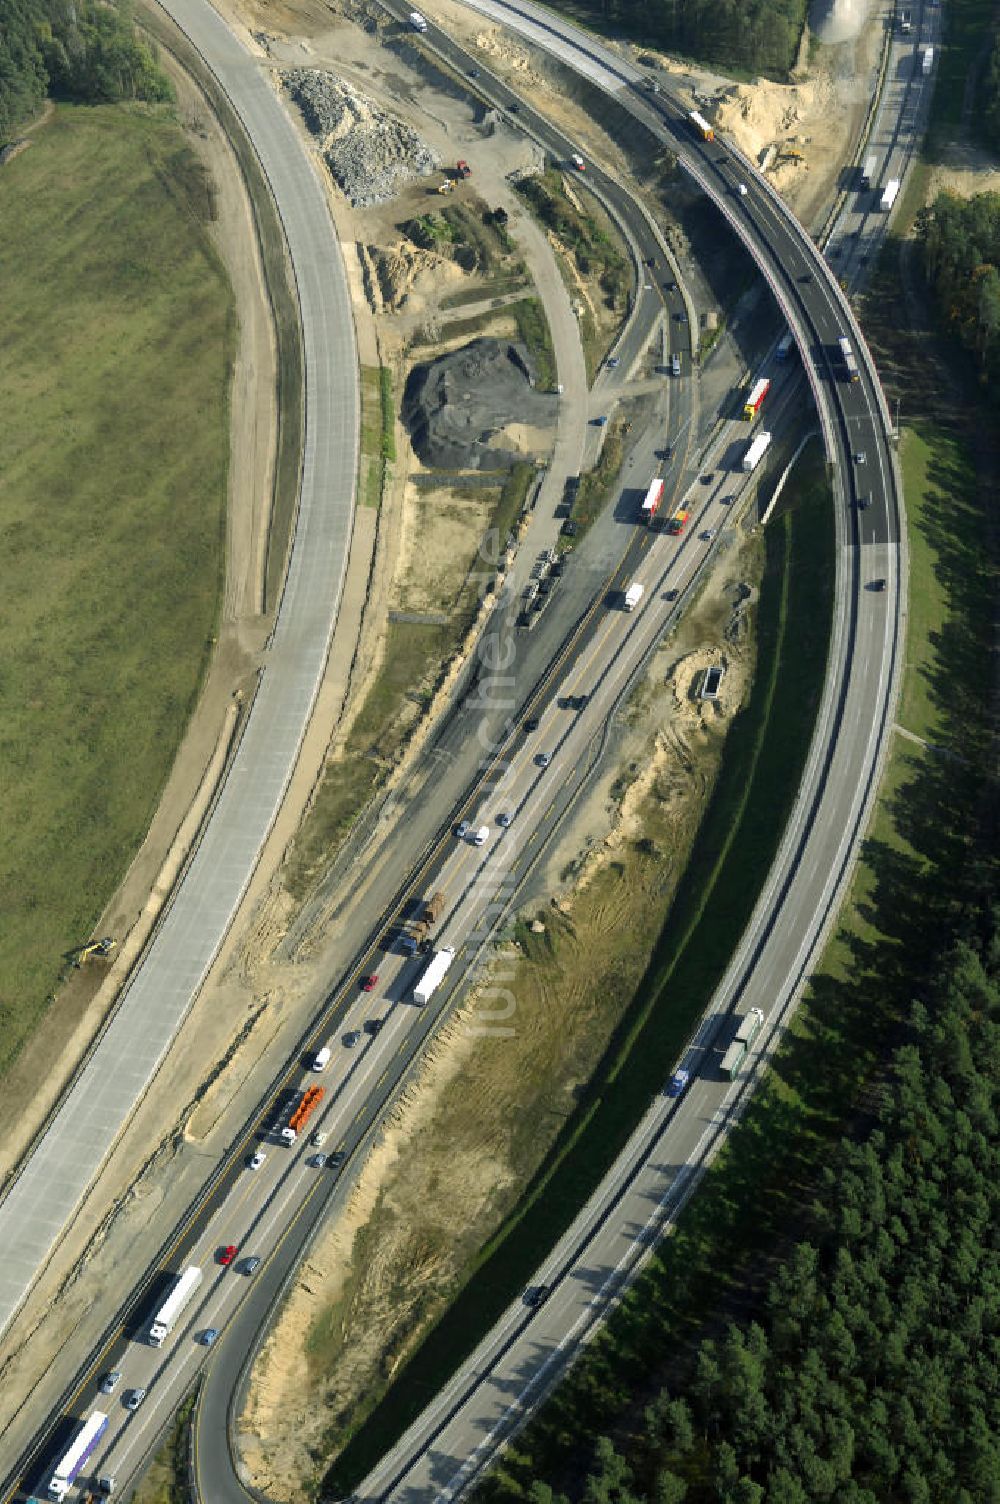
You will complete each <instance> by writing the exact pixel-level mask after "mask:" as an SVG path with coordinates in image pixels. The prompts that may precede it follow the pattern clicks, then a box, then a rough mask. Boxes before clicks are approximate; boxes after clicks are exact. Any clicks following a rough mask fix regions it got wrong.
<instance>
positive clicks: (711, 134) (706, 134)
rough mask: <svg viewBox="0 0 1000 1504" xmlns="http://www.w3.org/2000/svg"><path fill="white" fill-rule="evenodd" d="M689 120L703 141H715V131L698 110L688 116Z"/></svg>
mask: <svg viewBox="0 0 1000 1504" xmlns="http://www.w3.org/2000/svg"><path fill="white" fill-rule="evenodd" d="M688 119H689V120H690V122H691V124H692V125H693V126H694V128H695V130H696V131H697V132H698V134H699V136H700V137H701V139H702V140H703V141H714V140H715V131H714V130H713V129H712V127H711V126H710V125H709V123H708V121H707V120H706V119H705V117H704V115H699V114H698V111H697V110H692V111H691V113H690V114H689V115H688Z"/></svg>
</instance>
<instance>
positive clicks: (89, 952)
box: [73, 935, 118, 966]
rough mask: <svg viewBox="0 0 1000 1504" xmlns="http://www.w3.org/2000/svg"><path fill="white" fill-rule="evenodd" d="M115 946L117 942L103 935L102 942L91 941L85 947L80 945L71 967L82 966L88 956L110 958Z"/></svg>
mask: <svg viewBox="0 0 1000 1504" xmlns="http://www.w3.org/2000/svg"><path fill="white" fill-rule="evenodd" d="M117 944H118V941H117V940H113V939H112V937H111V936H110V935H105V936H104V938H103V939H102V940H91V941H90V942H89V943H88V944H87V945H81V947H80V949H79V950H78V951H77V953H76V960H75V961H74V962H73V965H74V966H82V965H83V963H84V961H86V959H87V957H88V956H101V957H102V958H104V957H107V956H110V954H111V952H112V951H113V950H114V948H115V946H116V945H117Z"/></svg>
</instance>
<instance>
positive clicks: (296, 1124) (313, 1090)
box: [281, 1086, 326, 1148]
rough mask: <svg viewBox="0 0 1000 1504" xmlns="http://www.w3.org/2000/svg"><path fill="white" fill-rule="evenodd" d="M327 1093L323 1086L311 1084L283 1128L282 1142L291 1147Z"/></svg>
mask: <svg viewBox="0 0 1000 1504" xmlns="http://www.w3.org/2000/svg"><path fill="white" fill-rule="evenodd" d="M325 1095H326V1093H325V1091H324V1089H323V1087H322V1086H309V1087H307V1088H306V1090H305V1091H304V1092H303V1093H302V1095H301V1097H300V1098H299V1099H298V1101H297V1102H296V1104H295V1109H294V1111H293V1112H292V1115H291V1117H290V1118H289V1119H288V1122H287V1124H286V1125H285V1127H284V1128H282V1130H281V1140H282V1143H285V1144H287V1145H288V1147H289V1148H291V1146H292V1144H294V1142H295V1140H296V1139H297V1138H298V1136H299V1134H300V1133H301V1132H302V1130H303V1128H304V1127H305V1126H306V1124H307V1123H308V1121H309V1119H310V1118H311V1117H312V1115H313V1113H314V1112H315V1111H316V1108H317V1107H318V1106H319V1104H320V1103H321V1102H322V1100H323V1098H324V1096H325Z"/></svg>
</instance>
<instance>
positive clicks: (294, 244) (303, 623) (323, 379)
mask: <svg viewBox="0 0 1000 1504" xmlns="http://www.w3.org/2000/svg"><path fill="white" fill-rule="evenodd" d="M166 9H167V10H168V11H169V12H170V14H171V15H172V16H173V18H174V19H175V20H176V21H177V22H178V23H179V24H180V25H181V26H182V27H183V29H184V30H185V31H186V32H187V34H188V35H189V37H190V38H191V40H192V41H193V42H194V44H195V46H196V47H197V48H198V50H199V51H200V52H201V53H202V55H203V56H204V57H205V58H206V60H207V61H208V63H209V64H210V66H211V67H212V69H213V70H214V72H215V73H216V74H217V76H218V78H219V80H220V82H221V84H222V87H223V88H224V89H225V91H226V93H227V94H228V95H229V97H230V99H231V100H232V102H233V104H234V105H235V106H236V108H237V110H238V112H239V114H240V116H241V118H242V120H243V122H244V125H245V126H246V128H247V131H248V134H249V136H250V138H251V140H252V141H253V142H254V144H255V146H256V149H257V152H258V155H259V157H260V161H261V163H262V165H263V168H264V172H265V174H266V176H267V178H268V181H269V183H270V184H271V188H272V190H273V193H274V196H275V200H276V203H277V206H278V210H279V213H280V215H281V219H282V223H283V225H284V229H285V234H286V238H287V244H288V248H289V254H290V257H291V263H292V269H293V274H294V278H295V284H296V288H297V291H298V299H299V308H300V313H301V320H302V332H303V350H304V364H305V432H304V446H303V457H302V473H301V477H300V486H299V503H298V514H297V519H296V527H295V537H294V541H293V545H292V550H291V556H290V560H289V565H288V575H287V579H286V582H285V587H284V591H283V594H282V598H281V603H280V607H279V610H278V615H277V620H276V623H275V627H274V631H273V634H272V638H271V642H270V645H269V648H268V652H267V661H266V663H265V666H264V668H263V670H262V673H261V678H260V683H259V687H258V690H257V694H256V696H255V698H254V703H253V706H252V708H251V711H250V714H249V717H248V719H247V723H246V726H245V729H244V731H243V735H242V738H241V740H240V743H239V746H238V748H237V749H236V752H235V755H234V756H233V758H232V761H231V764H230V767H229V770H228V773H227V775H226V779H225V783H224V785H223V787H222V789H221V791H220V793H219V796H218V798H217V802H216V804H215V808H214V810H213V812H212V815H211V817H210V819H209V822H208V825H207V827H206V829H205V832H204V834H203V836H202V839H201V842H200V844H199V846H198V848H197V850H196V852H195V854H194V856H193V858H192V860H191V862H190V865H189V866H188V869H187V871H186V872H185V874H184V877H183V879H182V881H181V883H180V885H179V886H178V888H177V891H176V893H175V894H174V896H173V899H172V901H171V903H170V906H169V908H168V910H167V912H166V914H165V915H164V917H163V919H162V921H161V922H160V924H159V927H158V929H157V932H156V934H155V937H154V939H153V941H152V943H151V945H150V946H149V948H148V950H147V952H146V955H145V956H144V958H143V961H142V963H141V965H140V966H139V968H138V969H137V970H136V972H135V973H134V974H133V976H132V978H131V980H130V982H129V984H128V987H127V989H126V991H125V993H124V994H123V996H122V998H121V1001H120V1002H119V1004H118V1006H117V1008H116V1010H115V1013H114V1015H113V1017H112V1018H111V1019H110V1021H109V1022H108V1024H107V1025H106V1027H105V1028H104V1030H103V1032H102V1034H101V1035H100V1037H99V1038H98V1040H97V1041H96V1043H95V1045H94V1046H93V1048H92V1049H91V1051H90V1053H89V1054H88V1056H87V1058H86V1060H85V1061H84V1063H83V1065H82V1066H81V1067H80V1069H79V1071H78V1072H77V1075H76V1077H75V1079H74V1081H73V1082H72V1084H71V1086H70V1088H69V1090H68V1091H67V1092H66V1093H65V1094H64V1096H63V1098H62V1100H61V1102H60V1104H59V1107H58V1108H57V1110H56V1112H55V1113H54V1114H53V1116H52V1118H51V1119H50V1121H49V1124H48V1126H47V1127H46V1129H45V1132H44V1133H43V1134H42V1135H41V1136H40V1138H39V1140H38V1142H37V1143H36V1145H35V1147H34V1149H33V1150H32V1152H31V1154H30V1155H29V1157H28V1158H27V1159H26V1161H25V1162H24V1163H23V1165H22V1166H21V1168H20V1170H19V1173H18V1175H17V1177H16V1179H15V1180H14V1181H13V1183H12V1185H11V1186H10V1188H9V1189H8V1190H7V1192H6V1194H5V1195H4V1197H3V1200H2V1201H0V1240H2V1245H3V1249H4V1257H3V1260H2V1261H0V1332H2V1331H3V1330H4V1329H5V1328H6V1326H7V1325H8V1324H9V1322H10V1321H11V1318H12V1317H13V1316H14V1314H15V1312H16V1311H17V1310H18V1308H19V1306H20V1305H21V1303H22V1302H23V1301H24V1299H25V1297H26V1296H27V1294H28V1291H29V1290H30V1288H31V1285H32V1283H33V1281H34V1280H35V1278H36V1277H37V1275H38V1273H39V1272H40V1270H41V1269H42V1268H43V1267H44V1266H45V1263H46V1261H47V1260H48V1258H49V1256H50V1253H51V1251H52V1249H53V1248H54V1247H55V1245H56V1243H57V1241H58V1239H59V1237H60V1235H61V1234H62V1232H63V1229H64V1228H65V1227H66V1225H67V1223H68V1222H69V1221H70V1219H71V1218H72V1217H73V1215H74V1212H75V1211H76V1209H77V1207H78V1206H79V1205H80V1202H81V1200H82V1199H83V1197H84V1195H85V1194H86V1192H87V1189H88V1187H89V1186H90V1184H91V1182H92V1181H93V1179H94V1177H95V1176H96V1174H97V1172H98V1170H99V1169H100V1167H101V1165H102V1164H103V1162H104V1160H105V1159H106V1157H107V1155H108V1154H109V1153H110V1151H111V1149H112V1147H113V1145H114V1143H115V1141H116V1139H117V1137H118V1135H119V1134H120V1132H121V1130H122V1128H123V1127H124V1125H125V1123H126V1122H127V1121H128V1119H129V1117H130V1116H131V1114H132V1112H133V1110H134V1108H135V1106H136V1104H137V1102H138V1101H139V1100H140V1098H141V1097H142V1095H143V1093H144V1092H145V1090H146V1088H147V1087H148V1085H149V1083H150V1081H151V1080H152V1078H153V1076H154V1075H155V1073H156V1071H157V1069H158V1067H159V1065H160V1063H161V1061H162V1060H163V1058H164V1056H165V1054H166V1052H167V1050H168V1049H169V1048H170V1045H171V1043H172V1042H173V1039H174V1036H175V1034H176V1032H177V1029H178V1028H179V1026H180V1024H181V1022H182V1020H183V1019H184V1017H185V1015H186V1013H187V1012H188V1009H189V1008H190V1006H191V1004H192V1002H193V1000H194V998H195V996H196V994H197V992H198V989H199V988H200V986H201V984H202V982H203V981H204V978H205V976H206V973H207V972H208V969H209V967H210V966H211V964H212V962H213V960H214V958H215V956H216V954H217V953H218V950H219V947H220V945H221V944H222V941H223V939H224V937H225V934H226V932H227V930H228V928H229V925H230V923H231V921H232V918H233V915H234V914H235V912H236V909H237V907H238V905H239V903H240V900H241V899H242V897H243V894H244V893H245V891H246V888H247V885H248V883H249V881H250V878H251V876H252V874H253V871H254V867H255V865H256V862H257V859H258V857H259V855H260V851H261V848H262V846H263V843H264V841H265V839H266V837H267V834H268V832H269V830H270V829H271V825H272V823H273V821H274V818H275V815H276V814H277V812H278V809H279V807H280V805H281V801H282V798H283V797H284V794H285V790H286V788H287V785H288V781H289V778H290V777H291V773H292V769H293V767H294V764H295V760H296V757H297V755H298V751H299V747H300V745H301V742H302V737H303V735H304V733H305V729H306V725H307V723H308V720H309V716H310V713H311V711H312V707H313V703H314V700H315V697H316V693H317V690H318V688H319V683H320V679H321V677H322V674H323V669H324V666H325V663H326V658H327V653H328V650H329V645H330V640H331V636H332V632H333V627H334V624H335V621H336V617H337V609H338V605H339V601H340V595H341V588H342V585H343V580H344V573H345V570H346V566H347V554H348V545H349V543H350V536H351V526H352V521H353V516H354V486H355V475H356V470H357V434H358V391H357V358H356V352H355V342H354V324H353V318H352V312H351V305H350V300H349V296H348V289H347V281H346V276H345V273H344V266H343V261H342V257H341V253H340V247H339V243H338V241H337V239H336V237H335V235H334V232H333V225H332V222H331V219H330V214H329V210H328V208H327V205H326V201H325V199H324V195H323V190H322V187H321V185H320V183H319V181H318V179H317V177H316V175H315V173H314V170H313V167H312V165H311V163H310V161H309V159H308V157H307V156H306V154H305V152H304V151H303V148H302V144H301V142H300V140H299V138H298V136H297V135H296V132H295V130H294V128H293V126H292V124H291V122H290V120H289V118H288V116H287V115H286V113H285V111H284V109H283V108H282V105H281V103H280V101H279V100H278V98H277V97H276V95H275V93H274V91H273V89H272V88H271V85H270V82H269V80H268V79H267V78H266V77H265V76H264V74H263V73H262V71H261V70H260V68H259V67H258V65H257V63H256V62H254V61H253V60H252V59H251V58H250V57H249V55H248V54H247V52H246V51H245V49H244V48H243V47H242V45H241V44H240V43H239V42H238V41H237V40H236V38H235V37H234V35H233V34H232V32H231V31H230V30H229V29H228V28H227V27H226V26H225V25H224V23H223V22H222V20H221V19H220V17H219V16H218V14H217V13H216V12H215V11H214V10H212V8H211V7H210V6H209V5H207V4H205V3H202V0H170V3H169V4H168V5H167V6H166Z"/></svg>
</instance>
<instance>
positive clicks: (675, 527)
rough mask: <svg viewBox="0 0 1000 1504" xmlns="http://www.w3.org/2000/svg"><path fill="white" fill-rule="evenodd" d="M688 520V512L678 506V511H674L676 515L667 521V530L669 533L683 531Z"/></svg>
mask: <svg viewBox="0 0 1000 1504" xmlns="http://www.w3.org/2000/svg"><path fill="white" fill-rule="evenodd" d="M687 520H688V514H687V512H685V510H684V508H683V507H678V508H677V511H676V512H675V513H674V515H673V516H672V517H671V519H670V521H669V522H668V523H667V532H668V533H683V531H684V529H685V527H686V526H687Z"/></svg>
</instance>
